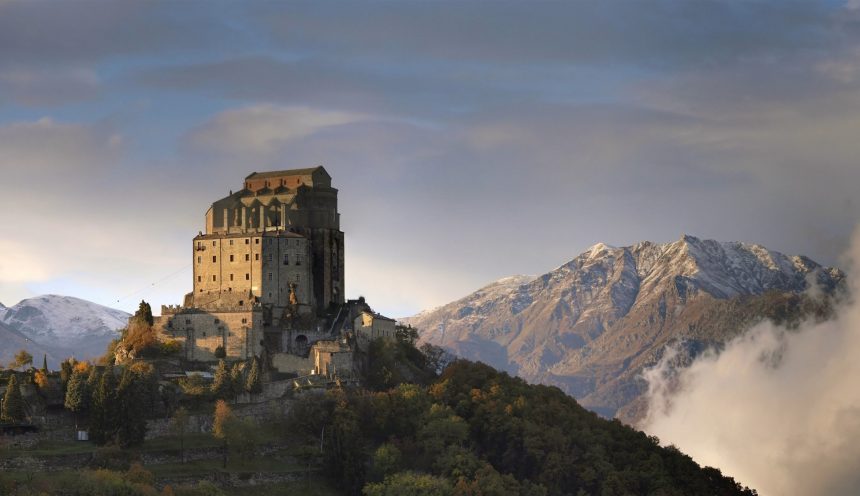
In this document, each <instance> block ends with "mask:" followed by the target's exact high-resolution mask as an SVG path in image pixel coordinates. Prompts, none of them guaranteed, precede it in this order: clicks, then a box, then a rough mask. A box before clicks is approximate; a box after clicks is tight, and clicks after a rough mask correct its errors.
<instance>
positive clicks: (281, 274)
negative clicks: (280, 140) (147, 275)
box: [155, 167, 344, 371]
mask: <svg viewBox="0 0 860 496" xmlns="http://www.w3.org/2000/svg"><path fill="white" fill-rule="evenodd" d="M192 257H193V268H194V271H193V272H194V273H193V290H192V292H191V293H189V294H188V295H186V297H185V301H184V304H183V305H182V306H163V307H162V312H161V317H159V318H158V319H157V321H156V324H155V327H156V329H157V331H158V335H159V338H160V339H162V340H165V341H166V340H175V341H177V342H179V343H181V344H182V346H183V350H184V351H183V352H184V355H185V358H186V359H188V360H201V361H212V360H215V359H216V356H215V352H216V350H217V349H218V348H219V347H223V348H224V351H225V353H226V357H227V358H230V359H249V358H251V357H254V356H261V355H263V354H264V352H268V353H269V358H271V357H272V356H273V355H274V354H277V353H291V354H295V355H300V356H307V355H308V353H309V351H310V348H311V346H312V345H313V343H314V342H315V341H318V340H320V339H326V338H330V337H331V336H330V335H329V333H330V332H331V331H332V327H333V326H330V325H329V324H330V323H329V322H327V321H326V319H325V318H321V317H322V316H323V315H324V314H325V313H326V312H327V311H328V310H329V307H330V306H332V305H334V306H335V308H336V307H337V306H340V305H342V304H343V302H344V300H343V293H344V291H343V289H344V259H343V232H341V231H340V214H339V213H338V211H337V189H334V188H332V187H331V176H329V174H328V173H327V172H326V170H325V169H324V168H322V167H315V168H311V169H295V170H286V171H276V172H266V173H256V172H255V173H253V174H251V175H249V176H248V177H246V178H245V182H244V184H243V188H242V189H241V190H240V191H237V192H235V193H233V192H231V193H230V195H228V196H227V197H225V198H222V199H220V200H217V201H215V202H214V203H213V204H212V206H211V207H210V208H209V209H208V210H207V212H206V231H205V233H204V232H201V233H199V234H198V235H197V236H196V237H195V238H194V239H193V242H192ZM280 361H281V362H284V360H280ZM303 368H304V367H303ZM307 369H308V371H309V369H310V367H307Z"/></svg>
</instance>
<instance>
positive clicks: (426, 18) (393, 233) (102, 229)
mask: <svg viewBox="0 0 860 496" xmlns="http://www.w3.org/2000/svg"><path fill="white" fill-rule="evenodd" d="M315 165H323V166H325V167H326V169H327V170H328V171H329V173H330V174H331V175H332V176H333V183H334V186H335V187H337V188H338V189H339V190H340V194H339V209H340V212H341V219H342V230H343V231H344V232H345V235H346V286H347V288H346V289H347V296H348V297H357V296H359V295H363V296H365V297H366V298H367V299H368V302H369V303H370V304H371V305H372V306H373V307H374V308H375V309H376V310H377V311H381V312H382V313H385V314H388V315H391V316H395V317H400V316H407V315H411V314H413V313H415V312H417V311H419V310H422V309H425V308H430V307H433V306H436V305H440V304H443V303H446V302H448V301H451V300H454V299H456V298H459V297H461V296H464V295H466V294H468V293H470V292H471V291H473V290H474V289H477V288H478V287H480V286H482V285H483V284H486V283H488V282H490V281H493V280H495V279H498V278H501V277H505V276H509V275H512V274H542V273H545V272H547V271H549V270H552V269H553V268H555V267H557V266H559V265H561V264H562V263H564V262H566V261H568V260H570V259H571V258H573V257H575V256H576V255H577V254H579V253H580V252H582V251H584V250H585V249H587V248H588V247H589V246H591V245H593V244H595V243H598V242H605V243H608V244H612V245H617V246H623V245H629V244H633V243H635V242H637V241H640V240H651V241H657V242H666V241H672V240H675V239H678V238H679V237H680V236H681V235H682V234H684V233H686V234H692V235H695V236H699V237H702V238H710V239H718V240H723V241H746V242H755V243H760V244H763V245H765V246H767V247H768V248H770V249H773V250H777V251H781V252H784V253H787V254H804V255H807V256H810V257H811V258H813V259H815V260H816V261H818V262H820V263H824V264H827V265H839V264H840V263H841V262H842V261H841V260H840V256H839V255H840V253H843V252H845V251H846V249H847V248H848V246H849V239H850V237H851V232H852V230H853V228H854V226H855V224H856V223H857V219H858V218H860V203H858V200H857V199H856V191H857V187H858V186H859V185H860V1H858V0H849V1H847V2H846V1H828V2H813V1H804V2H791V1H785V0H778V1H772V2H767V1H708V0H703V1H696V2H691V1H687V0H677V1H648V0H636V1H633V0H631V1H614V2H597V1H594V2H585V1H579V2H547V3H544V2H502V1H493V2H477V1H474V2H468V1H467V2H441V1H420V2H419V1H414V2H369V1H368V2H354V3H353V2H201V1H184V2H178V1H177V2H156V1H148V2H111V3H97V2H87V1H73V2H48V1H44V2H23V1H21V2H16V1H8V0H0V212H2V214H3V221H2V229H0V302H3V303H4V304H6V305H12V304H14V303H16V302H17V301H19V300H21V299H23V298H27V297H30V296H34V295H38V294H45V293H54V294H65V295H72V296H77V297H81V298H85V299H89V300H92V301H95V302H97V303H101V304H105V305H108V306H113V307H116V308H121V309H125V310H132V309H134V308H135V307H136V305H137V302H138V301H139V300H140V299H142V298H144V299H146V300H147V301H149V302H150V303H152V304H153V307H154V308H155V310H156V313H158V309H159V308H160V305H161V304H176V303H180V302H181V301H182V295H183V294H184V293H186V292H187V291H189V290H190V289H191V271H190V263H191V257H192V254H191V240H192V238H193V236H194V235H196V234H197V232H198V231H200V230H202V229H203V228H204V223H203V216H204V213H205V211H206V209H207V208H208V207H209V206H210V204H211V203H212V202H213V201H214V200H217V199H219V198H221V197H223V196H226V194H227V192H228V191H229V190H231V189H232V190H237V189H240V187H241V185H242V180H243V178H244V177H245V176H246V175H248V174H249V173H251V172H254V171H265V170H277V169H288V168H300V167H310V166H315Z"/></svg>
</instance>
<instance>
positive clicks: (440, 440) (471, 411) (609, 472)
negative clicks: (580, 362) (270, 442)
mask: <svg viewBox="0 0 860 496" xmlns="http://www.w3.org/2000/svg"><path fill="white" fill-rule="evenodd" d="M288 425H289V428H290V429H291V430H294V431H295V432H302V433H304V435H305V436H306V437H307V441H308V442H309V443H310V442H314V441H315V442H317V443H319V442H321V443H322V446H323V451H324V465H325V470H326V472H327V473H328V476H329V477H331V478H332V479H333V480H334V482H335V483H336V484H338V485H339V486H340V487H341V488H342V489H343V490H344V491H345V493H346V494H350V495H352V494H361V493H363V494H366V495H368V496H377V495H395V494H427V495H446V494H456V495H583V494H603V495H616V494H617V495H621V494H663V495H674V494H678V495H681V494H713V495H729V494H755V493H754V491H752V490H749V489H747V488H745V487H742V486H741V485H740V484H739V483H737V482H736V481H734V480H733V479H732V478H730V477H727V476H724V475H723V474H721V473H720V471H719V470H716V469H713V468H702V467H700V466H699V465H698V464H696V463H695V462H694V461H693V460H692V459H690V458H689V457H688V456H686V455H684V454H683V453H681V452H680V451H678V450H676V449H674V448H672V447H669V448H663V447H660V446H659V444H658V440H657V439H655V438H652V437H648V436H646V435H645V434H644V433H642V432H639V431H636V430H634V429H632V428H630V427H627V426H625V425H623V424H622V423H620V422H618V421H608V420H605V419H602V418H600V417H598V416H597V415H596V414H594V413H592V412H590V411H588V410H586V409H584V408H582V407H580V406H579V405H578V404H577V403H576V401H575V400H574V399H573V398H571V397H570V396H567V395H566V394H564V393H563V392H562V391H561V390H559V389H558V388H555V387H548V386H540V385H528V384H527V383H526V382H525V381H523V380H521V379H518V378H512V377H510V376H509V375H507V374H506V373H503V372H499V371H497V370H495V369H493V368H491V367H489V366H487V365H484V364H480V363H473V362H468V361H458V362H455V363H453V364H451V365H450V366H449V367H448V368H447V369H446V370H445V371H444V372H443V373H442V375H441V376H440V377H439V378H438V379H437V380H435V381H434V382H433V383H432V384H430V385H429V386H427V387H421V386H418V385H411V384H410V385H406V384H404V385H401V386H399V387H397V388H394V389H390V390H388V391H379V392H369V391H366V390H352V391H346V390H336V391H331V392H330V393H328V394H326V395H325V396H324V397H314V396H306V397H305V398H304V399H302V400H301V401H300V402H299V403H298V404H297V406H296V407H295V409H294V410H293V414H292V416H291V421H290V422H288ZM320 436H322V437H321V438H320Z"/></svg>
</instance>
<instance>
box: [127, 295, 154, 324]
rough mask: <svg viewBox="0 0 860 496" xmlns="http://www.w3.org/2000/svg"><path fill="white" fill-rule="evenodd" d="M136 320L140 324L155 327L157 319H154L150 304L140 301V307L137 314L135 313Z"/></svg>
mask: <svg viewBox="0 0 860 496" xmlns="http://www.w3.org/2000/svg"><path fill="white" fill-rule="evenodd" d="M132 318H133V319H134V320H137V321H138V322H140V323H143V324H146V325H149V326H151V325H153V324H154V323H155V319H153V318H152V307H150V306H149V303H147V302H145V301H144V300H140V305H138V307H137V312H135V313H134V317H132Z"/></svg>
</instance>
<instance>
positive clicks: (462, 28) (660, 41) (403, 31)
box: [257, 0, 835, 68]
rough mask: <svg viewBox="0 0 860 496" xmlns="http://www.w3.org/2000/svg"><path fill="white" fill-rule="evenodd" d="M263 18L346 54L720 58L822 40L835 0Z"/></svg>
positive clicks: (317, 8)
mask: <svg viewBox="0 0 860 496" xmlns="http://www.w3.org/2000/svg"><path fill="white" fill-rule="evenodd" d="M260 10H261V12H259V13H258V14H257V17H258V18H259V19H261V21H262V22H263V23H264V24H265V25H268V26H269V28H270V30H271V32H272V34H273V36H274V37H276V38H277V39H280V40H281V41H282V42H283V44H284V45H285V46H289V47H295V46H296V45H299V46H308V45H309V46H311V47H313V48H315V49H317V50H324V51H327V52H334V53H338V54H340V55H341V56H344V57H348V56H363V57H367V58H371V59H374V58H375V59H379V58H384V57H392V58H402V59H406V60H414V59H415V58H416V57H421V58H425V59H432V60H471V61H476V60H477V61H481V62H490V63H504V64H511V63H513V64H523V63H527V64H535V63H538V64H541V63H569V64H586V65H591V64H600V65H616V64H617V65H627V64H632V65H636V66H649V67H654V68H666V67H678V66H700V65H707V64H720V63H724V62H726V61H730V60H735V59H737V58H741V57H749V56H759V55H768V56H770V55H773V54H784V53H792V52H797V51H800V50H805V49H815V48H820V47H821V46H822V45H824V44H827V43H829V42H831V40H832V38H833V37H834V36H835V34H834V33H833V32H831V31H830V30H829V27H830V26H831V25H832V24H833V22H834V21H833V15H832V13H833V9H832V8H831V7H828V6H826V5H820V4H817V3H812V2H797V1H794V2H779V3H778V7H777V6H776V4H773V5H772V4H768V3H766V2H744V3H740V4H738V3H729V2H722V1H716V0H711V1H700V2H683V1H682V2H678V1H660V0H656V1H655V0H652V1H641V2H624V3H620V4H618V3H605V2H587V3H585V2H575V3H564V2H541V3H540V4H539V6H538V7H537V8H535V5H533V4H523V3H517V2H465V3H457V4H448V3H446V4H445V5H444V7H441V6H440V5H439V3H437V2H421V3H405V4H396V5H390V4H385V5H377V8H376V9H374V8H373V6H370V7H368V6H367V5H365V4H361V3H351V4H346V5H337V6H334V5H327V4H324V3H323V4H320V3H306V4H299V5H295V6H293V8H290V9H288V10H286V11H279V9H273V8H268V9H265V8H264V9H260Z"/></svg>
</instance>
